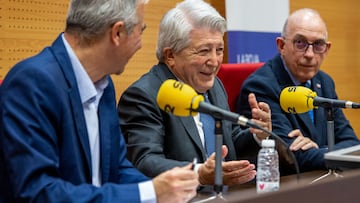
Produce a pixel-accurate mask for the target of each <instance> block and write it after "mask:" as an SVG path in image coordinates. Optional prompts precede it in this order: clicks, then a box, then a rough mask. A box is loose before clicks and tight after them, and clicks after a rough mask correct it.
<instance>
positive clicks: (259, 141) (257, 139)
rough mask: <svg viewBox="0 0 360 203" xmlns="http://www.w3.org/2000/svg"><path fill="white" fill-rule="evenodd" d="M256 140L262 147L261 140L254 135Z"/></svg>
mask: <svg viewBox="0 0 360 203" xmlns="http://www.w3.org/2000/svg"><path fill="white" fill-rule="evenodd" d="M253 137H254V140H255V141H256V142H257V143H258V145H260V146H261V140H260V139H259V138H258V137H257V136H256V134H255V133H253Z"/></svg>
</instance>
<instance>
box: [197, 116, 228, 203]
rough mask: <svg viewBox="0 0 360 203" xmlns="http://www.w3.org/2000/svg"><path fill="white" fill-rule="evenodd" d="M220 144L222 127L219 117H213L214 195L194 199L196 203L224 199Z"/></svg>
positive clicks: (221, 142) (221, 141)
mask: <svg viewBox="0 0 360 203" xmlns="http://www.w3.org/2000/svg"><path fill="white" fill-rule="evenodd" d="M222 144H223V129H222V122H221V119H218V118H216V117H215V180H214V191H215V193H216V194H215V195H214V196H211V197H209V198H206V199H204V200H200V201H196V203H202V202H208V201H211V200H214V199H222V200H223V201H226V199H225V198H224V197H223V195H222V191H223V179H222Z"/></svg>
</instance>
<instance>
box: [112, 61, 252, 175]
mask: <svg viewBox="0 0 360 203" xmlns="http://www.w3.org/2000/svg"><path fill="white" fill-rule="evenodd" d="M167 79H176V78H175V76H174V75H173V74H172V73H171V72H170V71H169V69H168V68H167V66H166V65H165V64H163V63H159V64H158V65H155V66H154V67H153V68H152V69H151V70H150V72H148V73H147V74H145V75H144V76H142V77H141V78H140V79H139V80H138V81H136V82H135V83H134V84H132V85H131V86H130V87H129V88H128V89H127V90H126V91H125V92H124V93H123V95H122V96H121V99H120V102H119V105H118V112H119V116H120V124H121V128H122V131H123V134H124V136H125V139H126V142H127V144H128V158H129V160H131V161H132V162H133V163H134V165H135V166H136V167H137V168H138V169H140V170H141V171H142V172H144V173H145V174H146V175H148V176H151V177H153V176H156V175H158V174H159V173H161V172H163V171H165V170H167V169H170V168H173V167H175V166H183V165H186V164H188V163H189V162H191V161H192V160H193V158H194V157H197V159H198V160H199V161H200V162H203V161H204V160H206V152H205V150H204V148H203V146H202V144H201V140H200V137H199V134H198V131H197V128H196V125H195V121H194V119H193V117H192V116H188V117H179V116H174V115H172V114H170V113H167V112H165V111H162V110H161V109H160V108H159V107H158V105H157V102H156V97H157V93H158V90H159V87H160V85H161V84H162V83H163V82H164V81H165V80H167ZM171 99H177V98H171ZM209 99H210V102H211V103H212V104H213V105H216V106H218V107H220V108H222V109H226V110H229V107H228V103H227V96H226V93H225V90H224V87H223V85H222V84H221V82H220V80H219V79H218V78H216V80H215V84H214V87H213V88H211V89H210V90H209ZM222 127H223V128H222V129H223V135H224V136H223V144H225V145H227V147H228V148H229V153H228V156H227V157H226V160H235V159H238V158H244V159H250V158H252V160H251V161H253V160H254V158H256V153H257V151H258V148H259V146H258V144H257V143H256V142H255V140H254V139H253V137H252V134H251V133H250V132H249V131H242V130H241V129H240V127H239V126H238V125H233V124H232V123H231V122H229V121H222Z"/></svg>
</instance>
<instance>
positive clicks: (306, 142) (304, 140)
mask: <svg viewBox="0 0 360 203" xmlns="http://www.w3.org/2000/svg"><path fill="white" fill-rule="evenodd" d="M288 136H289V137H296V139H295V140H294V141H293V142H292V143H291V145H290V150H292V151H297V150H300V149H301V150H308V149H311V148H316V149H318V148H319V146H318V145H317V144H316V143H315V142H314V141H312V140H311V139H310V138H308V137H304V136H303V134H302V133H301V131H300V130H298V129H296V130H293V131H291V132H290V133H289V134H288Z"/></svg>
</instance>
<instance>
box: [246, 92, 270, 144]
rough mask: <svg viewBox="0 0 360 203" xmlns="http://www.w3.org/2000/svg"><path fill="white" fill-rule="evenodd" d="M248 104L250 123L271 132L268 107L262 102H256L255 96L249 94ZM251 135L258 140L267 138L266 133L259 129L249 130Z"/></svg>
mask: <svg viewBox="0 0 360 203" xmlns="http://www.w3.org/2000/svg"><path fill="white" fill-rule="evenodd" d="M248 102H249V105H250V108H251V114H252V115H251V116H252V121H253V122H254V123H256V124H257V125H259V126H260V127H262V128H264V129H266V130H268V131H271V130H272V124H271V110H270V106H269V105H268V104H266V103H264V102H259V103H258V102H257V100H256V97H255V94H253V93H250V94H249V96H248ZM250 131H251V132H252V133H255V134H256V135H257V136H258V138H259V139H264V138H266V137H268V136H269V134H268V133H266V132H263V131H262V130H259V129H254V128H250Z"/></svg>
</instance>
